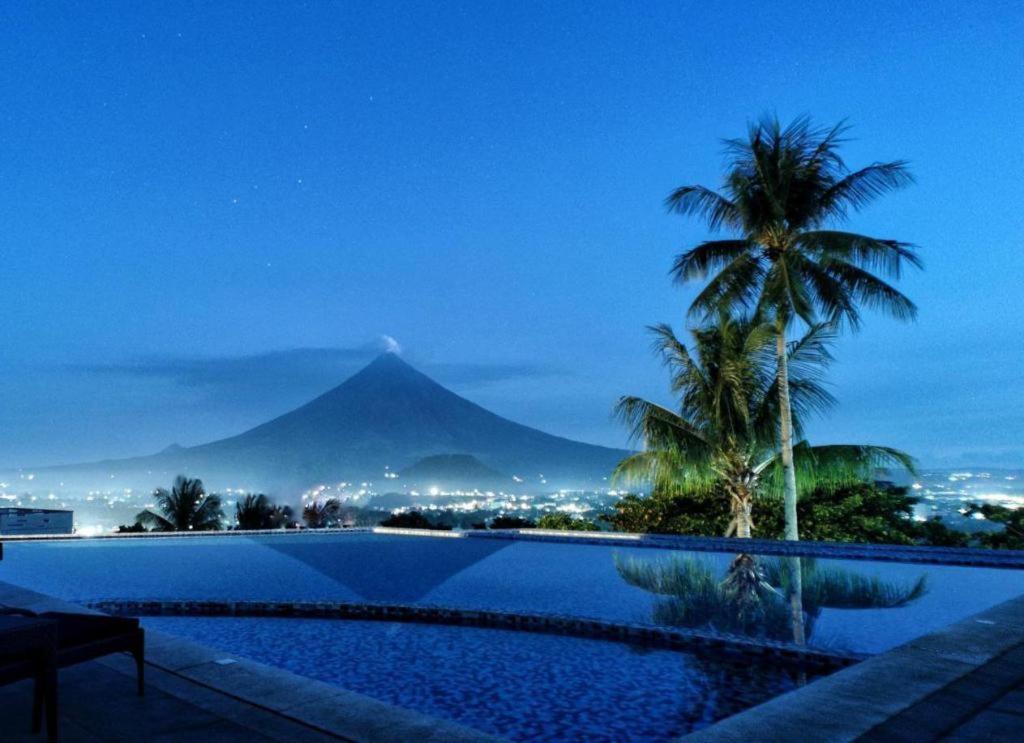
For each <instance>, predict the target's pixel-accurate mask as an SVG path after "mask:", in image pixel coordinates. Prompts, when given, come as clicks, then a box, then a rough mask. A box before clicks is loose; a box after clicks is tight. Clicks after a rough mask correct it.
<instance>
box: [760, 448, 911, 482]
mask: <svg viewBox="0 0 1024 743" xmlns="http://www.w3.org/2000/svg"><path fill="white" fill-rule="evenodd" d="M793 463H794V465H795V467H796V471H797V484H798V486H799V488H800V492H801V493H806V492H809V491H811V490H815V489H825V490H838V489H840V488H843V487H846V486H849V485H855V484H858V483H864V482H870V481H871V480H873V479H874V478H875V475H876V473H877V472H878V471H879V470H903V471H906V472H909V473H911V474H914V473H916V471H917V468H916V463H915V462H914V458H913V457H911V456H910V455H909V454H907V453H906V452H903V451H900V450H899V449H894V448H892V447H888V446H875V445H872V444H829V445H825V446H811V445H810V444H808V443H807V442H806V441H802V442H800V443H799V444H797V445H796V446H794V447H793ZM759 468H760V469H761V470H762V471H763V473H764V474H763V480H762V481H763V483H764V484H765V490H766V493H769V494H771V493H779V492H781V489H782V462H781V460H780V458H779V457H778V456H775V457H772V458H771V459H769V460H766V461H765V462H762V463H761V465H759Z"/></svg>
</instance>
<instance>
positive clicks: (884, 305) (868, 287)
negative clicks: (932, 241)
mask: <svg viewBox="0 0 1024 743" xmlns="http://www.w3.org/2000/svg"><path fill="white" fill-rule="evenodd" d="M823 268H824V269H825V270H826V271H827V272H828V273H829V274H831V275H832V276H834V277H836V278H837V279H839V280H840V281H842V282H843V283H844V284H845V285H846V286H847V287H848V290H849V292H850V294H851V296H853V297H854V298H856V299H857V300H859V301H860V302H861V303H863V304H864V305H866V306H867V307H869V308H871V309H874V310H880V311H882V312H886V313H888V314H889V315H891V316H892V317H894V318H896V319H897V320H913V319H914V318H915V317H917V306H916V305H915V304H914V303H913V302H911V301H910V300H909V299H908V298H907V297H906V296H904V295H903V293H902V292H900V291H899V290H898V289H896V288H895V287H893V286H891V285H890V284H887V283H886V282H884V281H882V280H881V279H880V278H878V277H877V276H875V275H873V274H871V273H869V272H867V271H865V270H864V269H862V268H858V267H857V266H855V265H853V264H852V263H847V262H845V261H840V260H832V261H829V262H827V263H824V264H823Z"/></svg>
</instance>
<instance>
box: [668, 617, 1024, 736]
mask: <svg viewBox="0 0 1024 743" xmlns="http://www.w3.org/2000/svg"><path fill="white" fill-rule="evenodd" d="M1022 736H1024V597H1018V598H1016V599H1012V600H1010V601H1007V602H1005V603H1003V604H1000V605H998V606H996V607H993V608H992V609H989V610H988V611H984V612H982V613H980V614H977V615H975V616H973V617H970V618H968V619H965V620H963V621H961V622H957V623H956V624H952V625H950V626H948V627H946V628H945V629H942V630H940V631H938V632H935V633H933V634H931V635H927V636H925V637H921V638H918V639H917V640H913V641H911V642H909V643H907V644H906V645H902V646H900V647H898V648H896V649H894V650H891V651H889V652H887V653H883V654H881V655H878V656H875V657H873V658H870V659H868V660H866V661H863V662H862V663H859V664H857V665H855V666H852V667H850V668H847V669H845V670H842V671H838V672H837V673H834V674H832V675H831V676H827V677H825V678H823V679H819V680H818V681H815V682H814V683H813V684H809V685H808V686H805V687H803V688H802V689H798V690H796V691H792V692H790V693H788V694H784V695H782V696H780V697H776V698H775V699H772V700H770V701H768V702H766V703H764V704H762V705H759V706H757V707H752V708H751V709H749V710H746V711H745V712H741V713H740V714H738V715H734V716H733V717H730V718H728V719H725V720H722V721H721V722H719V723H718V724H716V725H713V726H711V727H708V728H705V729H703V730H700V731H698V732H695V733H692V734H690V735H688V736H685V737H684V738H682V739H681V740H686V741H688V742H690V743H704V742H711V741H715V742H717V741H750V740H772V741H774V740H800V741H802V742H803V743H810V742H813V741H854V740H865V741H939V740H943V741H1002V740H1007V741H1009V740H1021V739H1022Z"/></svg>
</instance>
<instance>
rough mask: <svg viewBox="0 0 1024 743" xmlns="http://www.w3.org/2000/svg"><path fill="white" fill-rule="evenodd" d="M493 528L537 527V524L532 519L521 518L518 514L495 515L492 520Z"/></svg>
mask: <svg viewBox="0 0 1024 743" xmlns="http://www.w3.org/2000/svg"><path fill="white" fill-rule="evenodd" d="M491 528H492V529H536V528H537V524H536V523H534V522H533V521H530V519H521V518H519V517H518V516H495V517H494V518H493V519H492V520H491Z"/></svg>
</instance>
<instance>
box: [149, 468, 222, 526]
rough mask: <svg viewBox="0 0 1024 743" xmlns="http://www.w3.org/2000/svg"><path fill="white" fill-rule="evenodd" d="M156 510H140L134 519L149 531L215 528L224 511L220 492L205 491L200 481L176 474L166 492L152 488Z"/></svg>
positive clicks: (219, 522) (162, 489)
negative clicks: (172, 483) (158, 510)
mask: <svg viewBox="0 0 1024 743" xmlns="http://www.w3.org/2000/svg"><path fill="white" fill-rule="evenodd" d="M153 497H154V498H155V499H156V504H157V507H158V508H159V509H160V513H154V512H153V511H149V510H146V511H143V512H142V513H140V514H139V515H138V516H136V517H135V523H137V524H142V526H144V527H146V528H147V529H151V530H153V531H216V530H218V529H220V528H221V522H222V520H223V519H224V511H223V510H222V508H221V500H220V496H219V495H217V494H215V493H211V494H209V495H207V494H206V490H205V489H204V488H203V481H202V480H199V479H198V478H188V477H183V476H182V475H178V477H176V478H175V480H174V486H173V487H172V488H171V490H170V492H168V491H167V490H165V489H164V488H157V489H156V490H155V491H153Z"/></svg>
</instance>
